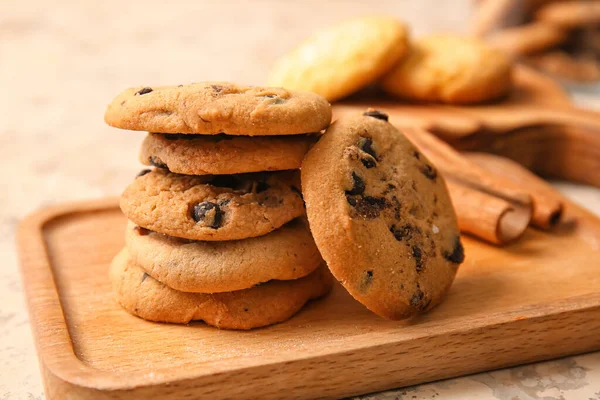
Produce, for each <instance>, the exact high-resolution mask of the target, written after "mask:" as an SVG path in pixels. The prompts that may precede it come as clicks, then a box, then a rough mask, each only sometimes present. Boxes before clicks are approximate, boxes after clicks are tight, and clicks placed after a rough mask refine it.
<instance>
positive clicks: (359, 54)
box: [269, 17, 407, 101]
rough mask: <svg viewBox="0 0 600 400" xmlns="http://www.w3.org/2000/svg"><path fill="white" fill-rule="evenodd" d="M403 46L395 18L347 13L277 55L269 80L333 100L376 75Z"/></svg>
mask: <svg viewBox="0 0 600 400" xmlns="http://www.w3.org/2000/svg"><path fill="white" fill-rule="evenodd" d="M406 50H407V31H406V27H405V25H404V24H402V23H401V22H399V21H397V20H396V19H393V18H388V17H363V18H358V19H353V20H350V21H347V22H344V23H342V24H339V25H336V26H334V27H332V28H330V29H328V30H326V31H323V32H320V33H317V34H316V35H315V36H313V37H311V38H310V39H308V40H307V41H306V42H304V43H303V44H302V45H300V47H298V48H297V49H296V50H294V51H293V52H291V53H290V54H288V55H286V56H284V57H282V58H281V59H280V60H279V61H278V62H277V63H276V64H275V66H274V67H273V70H272V71H271V75H270V77H269V85H272V86H282V87H285V88H289V89H301V90H310V91H312V92H315V93H318V94H320V95H322V96H323V97H325V98H326V99H327V100H329V101H334V100H338V99H340V98H342V97H346V96H348V95H350V94H352V93H354V92H355V91H357V90H359V89H362V88H363V87H365V86H367V85H369V84H370V83H373V82H374V81H376V80H377V79H378V78H379V77H381V75H383V74H384V73H386V72H387V71H389V70H390V68H392V66H393V65H394V64H396V63H397V62H398V60H400V58H401V57H402V56H403V55H404V54H405V53H406Z"/></svg>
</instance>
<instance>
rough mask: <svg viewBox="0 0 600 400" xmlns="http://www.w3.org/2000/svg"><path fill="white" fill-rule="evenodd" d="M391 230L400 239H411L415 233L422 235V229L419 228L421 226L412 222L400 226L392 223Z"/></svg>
mask: <svg viewBox="0 0 600 400" xmlns="http://www.w3.org/2000/svg"><path fill="white" fill-rule="evenodd" d="M390 232H392V233H393V234H394V238H396V240H398V241H401V240H410V239H412V238H413V236H414V235H421V229H419V227H417V226H414V225H410V224H406V225H404V226H401V227H399V228H398V227H396V226H394V225H392V227H391V228H390Z"/></svg>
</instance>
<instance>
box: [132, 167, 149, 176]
mask: <svg viewBox="0 0 600 400" xmlns="http://www.w3.org/2000/svg"><path fill="white" fill-rule="evenodd" d="M150 172H152V170H151V169H147V168H146V169H143V170H141V171H140V172H138V174H137V175H136V176H135V177H136V178H139V177H140V176H144V175H146V174H149V173H150Z"/></svg>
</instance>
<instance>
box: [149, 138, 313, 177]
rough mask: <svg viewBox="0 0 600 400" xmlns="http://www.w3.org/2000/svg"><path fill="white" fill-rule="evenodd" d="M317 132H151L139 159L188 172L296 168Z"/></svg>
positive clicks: (239, 171) (235, 171) (198, 173)
mask: <svg viewBox="0 0 600 400" xmlns="http://www.w3.org/2000/svg"><path fill="white" fill-rule="evenodd" d="M316 139H317V135H291V136H279V137H275V136H269V137H252V138H250V137H244V136H230V135H214V136H206V135H204V136H203V135H172V134H159V133H150V134H148V136H146V139H145V140H144V142H143V143H142V149H141V152H140V161H141V162H142V164H145V165H159V166H163V165H164V166H166V167H167V168H168V169H169V170H170V171H171V172H176V173H178V174H187V175H206V174H240V173H245V172H258V171H281V170H286V169H298V168H300V164H302V159H303V158H304V155H305V154H306V152H307V151H308V149H309V148H310V146H311V145H312V144H313V143H314V142H315V141H316Z"/></svg>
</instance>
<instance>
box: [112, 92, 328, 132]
mask: <svg viewBox="0 0 600 400" xmlns="http://www.w3.org/2000/svg"><path fill="white" fill-rule="evenodd" d="M104 121H106V123H107V124H108V125H110V126H114V127H115V128H121V129H131V130H135V131H149V132H161V133H192V134H203V135H215V134H219V133H226V134H228V135H248V136H254V135H257V136H260V135H295V134H301V133H310V132H318V131H321V130H323V129H325V128H326V127H327V125H329V122H331V106H330V104H329V103H328V102H327V101H326V100H325V99H324V98H322V97H321V96H319V95H316V94H314V93H309V92H292V91H289V90H285V89H282V88H268V87H258V86H256V87H253V86H241V85H236V84H233V83H228V82H201V83H192V84H190V85H179V86H160V87H137V88H131V89H127V90H125V91H124V92H122V93H121V94H119V95H118V96H117V97H116V98H115V99H114V100H113V101H112V103H110V104H109V105H108V108H107V109H106V113H105V114H104Z"/></svg>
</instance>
